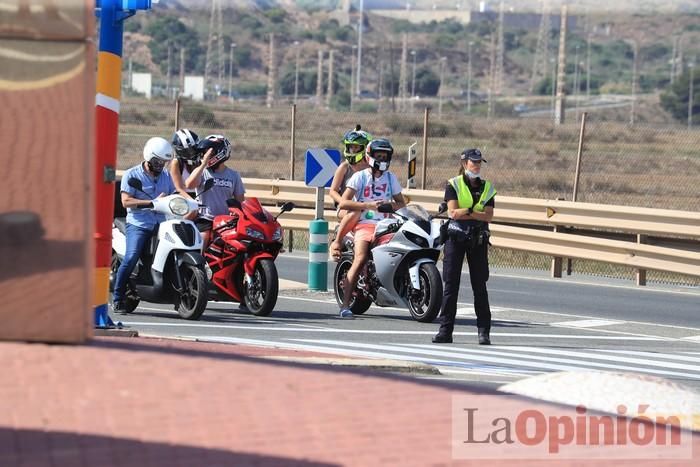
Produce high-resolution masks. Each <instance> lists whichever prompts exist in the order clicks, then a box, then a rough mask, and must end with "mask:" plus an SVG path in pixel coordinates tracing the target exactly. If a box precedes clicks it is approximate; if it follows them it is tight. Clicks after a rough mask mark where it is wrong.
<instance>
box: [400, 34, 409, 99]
mask: <svg viewBox="0 0 700 467" xmlns="http://www.w3.org/2000/svg"><path fill="white" fill-rule="evenodd" d="M407 61H408V35H407V34H406V33H404V34H403V41H402V44H401V68H400V69H399V99H400V101H399V109H400V110H404V109H405V108H406V96H407V95H408V89H407V88H408V80H407V79H406V74H407V72H408V70H407V63H406V62H407Z"/></svg>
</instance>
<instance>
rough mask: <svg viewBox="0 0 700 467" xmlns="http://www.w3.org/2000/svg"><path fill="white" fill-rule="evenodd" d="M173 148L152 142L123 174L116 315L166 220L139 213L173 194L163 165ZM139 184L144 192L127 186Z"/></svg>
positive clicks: (123, 307)
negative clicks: (122, 233)
mask: <svg viewBox="0 0 700 467" xmlns="http://www.w3.org/2000/svg"><path fill="white" fill-rule="evenodd" d="M172 150H173V149H172V146H171V145H170V143H168V141H167V140H166V139H165V138H159V137H155V138H151V139H149V140H148V141H147V142H146V145H145V146H144V147H143V158H144V162H142V163H140V164H139V165H136V166H134V167H132V168H130V169H129V170H127V171H126V173H124V176H123V177H122V182H121V197H122V204H123V205H124V207H125V208H126V212H127V214H126V253H125V254H124V260H123V261H122V263H121V265H120V266H119V270H118V271H117V277H116V278H115V280H114V295H113V297H112V306H113V307H114V311H115V312H117V313H125V312H126V311H127V310H126V303H125V302H124V295H125V294H126V283H127V281H128V280H129V276H131V273H132V271H133V270H134V267H136V263H137V262H138V260H139V256H141V252H142V251H143V248H144V246H145V245H146V243H147V242H148V241H149V240H150V239H151V237H152V236H153V234H154V233H155V231H156V230H157V228H158V224H160V223H161V222H163V221H164V220H165V216H164V215H163V214H160V213H156V212H153V211H151V210H150V209H138V208H139V207H141V206H148V205H149V204H150V203H151V200H152V199H154V198H159V197H161V196H166V195H169V194H171V193H172V192H174V191H175V185H174V184H173V180H172V178H170V174H169V173H168V171H167V170H163V169H164V168H165V164H166V163H167V162H168V161H170V160H171V159H172V158H173V154H172ZM132 178H136V179H138V180H140V181H141V184H142V188H143V191H144V192H145V193H143V192H141V191H139V190H136V189H135V188H133V187H131V186H129V180H130V179H132Z"/></svg>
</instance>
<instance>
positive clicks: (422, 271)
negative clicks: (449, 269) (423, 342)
mask: <svg viewBox="0 0 700 467" xmlns="http://www.w3.org/2000/svg"><path fill="white" fill-rule="evenodd" d="M418 276H419V280H420V289H419V290H414V289H413V288H412V287H411V285H410V283H409V285H408V311H409V312H410V313H411V316H412V317H413V319H415V320H416V321H420V322H421V323H432V322H433V321H434V320H435V318H436V317H437V315H438V313H440V306H441V305H442V278H441V277H440V271H438V269H437V266H435V264H434V263H423V264H421V265H420V268H419V269H418Z"/></svg>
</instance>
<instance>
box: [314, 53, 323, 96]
mask: <svg viewBox="0 0 700 467" xmlns="http://www.w3.org/2000/svg"><path fill="white" fill-rule="evenodd" d="M322 100H323V50H319V51H318V68H317V76H316V107H320V106H321V101H322Z"/></svg>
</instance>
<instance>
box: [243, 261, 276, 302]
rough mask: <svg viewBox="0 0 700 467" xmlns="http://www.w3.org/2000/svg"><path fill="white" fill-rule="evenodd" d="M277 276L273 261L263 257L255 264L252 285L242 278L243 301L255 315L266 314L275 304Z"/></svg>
mask: <svg viewBox="0 0 700 467" xmlns="http://www.w3.org/2000/svg"><path fill="white" fill-rule="evenodd" d="M279 286H280V283H279V277H278V275H277V267H276V266H275V263H274V261H272V260H271V259H269V258H264V259H261V260H259V261H258V263H257V264H256V265H255V272H254V273H253V281H252V285H251V286H250V287H249V286H248V285H247V284H246V281H245V279H244V280H243V302H244V305H245V306H246V308H248V309H249V310H250V312H251V313H253V314H254V315H255V316H268V315H269V314H270V313H272V310H273V309H274V308H275V305H276V304H277V295H278V294H279Z"/></svg>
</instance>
